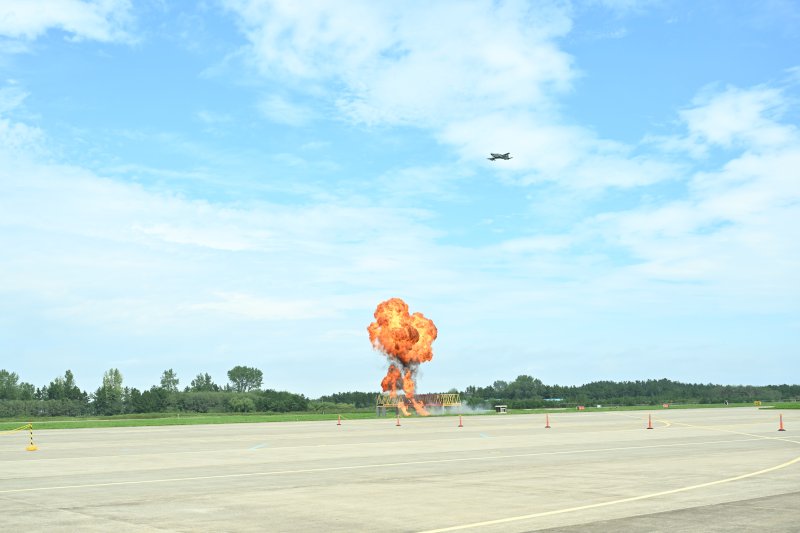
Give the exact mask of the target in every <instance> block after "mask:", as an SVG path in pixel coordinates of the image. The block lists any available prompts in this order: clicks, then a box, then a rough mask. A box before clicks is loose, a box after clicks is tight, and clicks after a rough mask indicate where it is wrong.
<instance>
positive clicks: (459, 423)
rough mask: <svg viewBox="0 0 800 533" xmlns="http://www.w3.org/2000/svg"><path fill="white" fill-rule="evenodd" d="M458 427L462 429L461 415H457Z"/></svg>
mask: <svg viewBox="0 0 800 533" xmlns="http://www.w3.org/2000/svg"><path fill="white" fill-rule="evenodd" d="M458 427H460V428H463V427H464V424H462V423H461V415H458Z"/></svg>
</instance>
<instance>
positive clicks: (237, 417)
mask: <svg viewBox="0 0 800 533" xmlns="http://www.w3.org/2000/svg"><path fill="white" fill-rule="evenodd" d="M752 406H753V404H752V403H736V404H730V405H724V404H670V406H669V409H708V408H726V407H752ZM762 407H766V408H779V409H798V408H800V402H795V403H776V404H764V405H762ZM643 410H647V411H655V410H658V411H661V410H668V409H664V408H663V407H662V406H661V405H660V404H659V405H626V406H608V407H600V408H598V407H589V406H586V411H587V412H588V411H643ZM576 411H577V410H576V409H575V408H574V407H552V408H540V409H510V410H509V411H508V414H510V415H525V414H528V415H530V414H544V413H554V412H576ZM339 414H340V413H283V414H268V413H248V414H233V413H230V414H225V413H207V414H204V413H145V414H127V415H115V416H95V417H57V418H32V419H30V420H25V419H5V420H0V432H3V431H9V430H12V429H16V428H18V427H20V426H23V425H25V424H27V423H28V422H32V423H33V427H34V429H35V430H36V429H77V428H104V427H142V426H177V425H198V424H248V423H263V422H309V421H320V420H330V421H333V420H336V419H337V416H338V415H339ZM474 414H489V415H494V414H495V413H494V411H485V412H477V413H474ZM341 416H342V420H356V419H370V418H375V411H373V410H372V409H360V410H358V411H353V412H344V411H343V412H342V413H341ZM393 416H394V415H393V413H391V412H390V413H387V418H391V417H393ZM451 416H454V415H451ZM464 416H469V414H465V415H464Z"/></svg>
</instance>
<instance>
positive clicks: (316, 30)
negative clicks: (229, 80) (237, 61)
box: [227, 1, 573, 125]
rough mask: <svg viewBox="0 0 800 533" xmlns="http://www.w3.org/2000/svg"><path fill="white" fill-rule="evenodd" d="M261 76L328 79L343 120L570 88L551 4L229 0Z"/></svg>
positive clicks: (454, 108) (417, 118)
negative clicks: (556, 41)
mask: <svg viewBox="0 0 800 533" xmlns="http://www.w3.org/2000/svg"><path fill="white" fill-rule="evenodd" d="M227 4H228V6H229V8H230V9H232V10H233V11H235V12H236V13H237V14H238V15H239V20H240V24H241V26H242V27H243V29H244V31H245V33H246V35H247V36H248V39H249V40H250V42H251V53H252V57H253V60H254V61H255V62H256V64H257V65H258V66H259V68H260V69H261V71H262V72H263V73H265V74H266V75H268V76H275V77H280V78H281V79H284V80H286V78H288V79H289V80H292V79H293V80H295V82H296V83H297V84H304V85H308V84H309V83H311V84H312V85H313V86H314V88H315V89H316V90H321V89H320V84H321V83H333V86H335V87H337V89H336V93H335V94H329V95H328V98H329V99H331V100H333V101H335V102H336V104H337V105H338V106H339V107H340V109H341V110H342V111H343V112H344V113H345V114H346V115H347V116H348V117H350V118H351V119H352V120H355V121H358V122H365V123H381V122H388V123H409V124H414V125H435V124H440V123H441V122H442V121H443V120H448V119H451V118H452V117H453V116H458V115H461V114H463V113H464V112H467V111H471V110H474V109H484V110H487V109H488V110H496V109H505V108H509V107H514V106H530V105H534V104H537V103H542V102H543V101H544V93H545V92H547V91H548V90H550V89H551V88H557V89H560V90H563V89H565V88H567V87H569V83H570V81H571V79H572V77H573V73H572V71H571V69H570V63H571V60H570V57H569V56H568V55H567V54H565V53H564V52H561V51H560V50H558V49H557V47H555V46H554V45H553V43H552V42H550V39H552V38H553V37H555V36H559V35H563V34H564V33H565V32H566V31H568V30H569V27H570V21H569V18H568V17H567V16H566V13H565V12H564V10H562V9H559V8H558V7H557V5H556V4H553V5H550V4H549V3H540V4H538V6H537V9H536V10H533V9H528V7H527V6H526V4H524V3H522V2H513V1H512V2H503V3H500V4H497V3H493V2H470V3H465V2H437V3H435V4H430V3H428V2H417V3H413V2H412V3H410V4H409V3H404V4H402V5H400V4H391V3H375V2H348V3H346V4H335V5H334V4H330V3H328V2H309V3H304V4H302V5H300V4H297V3H295V2H281V1H279V2H261V1H231V2H227Z"/></svg>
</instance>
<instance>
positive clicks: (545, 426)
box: [544, 414, 550, 429]
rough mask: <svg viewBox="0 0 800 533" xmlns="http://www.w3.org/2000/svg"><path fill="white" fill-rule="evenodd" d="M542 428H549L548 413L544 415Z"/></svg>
mask: <svg viewBox="0 0 800 533" xmlns="http://www.w3.org/2000/svg"><path fill="white" fill-rule="evenodd" d="M544 428H545V429H550V415H547V414H546V415H544Z"/></svg>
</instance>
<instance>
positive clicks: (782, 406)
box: [769, 402, 800, 409]
mask: <svg viewBox="0 0 800 533" xmlns="http://www.w3.org/2000/svg"><path fill="white" fill-rule="evenodd" d="M769 407H770V408H772V409H800V402H784V403H775V404H772V405H770V406H769Z"/></svg>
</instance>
